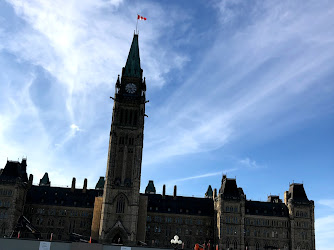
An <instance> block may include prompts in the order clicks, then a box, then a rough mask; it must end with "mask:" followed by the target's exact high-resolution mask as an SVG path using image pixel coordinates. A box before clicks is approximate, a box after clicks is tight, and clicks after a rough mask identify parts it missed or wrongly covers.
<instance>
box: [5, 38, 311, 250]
mask: <svg viewBox="0 0 334 250" xmlns="http://www.w3.org/2000/svg"><path fill="white" fill-rule="evenodd" d="M145 92H146V83H145V78H143V71H142V69H141V67H140V58H139V46H138V35H136V34H135V35H134V37H133V41H132V45H131V48H130V52H129V56H128V59H127V62H126V65H125V67H124V68H123V70H122V76H121V77H118V79H117V81H116V86H115V96H114V97H113V98H112V99H113V100H114V107H113V116H112V123H111V130H110V140H109V151H108V158H107V170H106V177H105V178H104V177H100V179H99V180H98V182H97V184H96V187H95V189H87V180H85V181H84V184H83V187H82V188H80V189H78V188H76V180H75V178H73V180H72V185H71V188H62V187H53V186H51V181H50V179H49V176H48V174H47V173H46V174H45V175H44V176H43V177H42V178H41V179H40V183H39V185H33V184H32V183H33V176H32V175H30V177H29V180H28V179H27V172H26V167H27V161H26V159H23V160H22V161H21V162H18V161H7V164H6V166H5V168H4V169H2V170H0V236H1V237H2V236H10V235H17V234H18V231H19V230H20V237H25V238H30V237H36V238H37V237H38V238H43V239H50V238H51V237H52V239H53V240H62V241H64V240H65V241H78V240H81V241H82V240H83V241H85V240H86V241H88V240H89V238H90V237H91V238H92V240H93V241H99V242H101V243H116V244H126V245H132V246H134V245H138V244H141V245H143V244H147V245H148V246H150V247H159V248H170V247H171V245H170V240H171V239H172V238H173V237H174V235H178V236H179V237H180V239H181V240H182V241H183V242H184V245H183V248H185V249H192V248H193V247H194V245H195V244H196V243H199V244H203V243H204V244H205V243H206V244H208V243H209V244H210V247H211V248H213V247H214V246H215V247H216V245H217V246H218V248H219V250H223V249H242V250H243V249H247V250H253V249H254V250H258V249H307V250H311V249H312V250H313V249H315V232H314V202H313V201H312V200H309V199H308V198H307V195H306V193H305V190H304V187H303V184H297V183H293V184H290V186H289V190H288V191H286V192H285V194H284V202H282V200H281V199H280V198H279V197H278V196H274V195H271V196H269V197H268V200H267V202H261V201H251V200H247V199H246V195H245V194H244V192H243V189H242V188H240V187H238V186H237V182H236V179H231V178H227V177H226V176H225V175H224V176H223V178H222V182H221V186H220V188H219V190H218V191H217V189H214V191H213V190H212V188H211V186H210V185H209V187H208V190H207V191H206V193H205V197H203V198H198V197H196V198H195V197H183V196H177V192H176V186H175V187H174V194H173V195H166V193H165V190H166V188H165V186H164V187H163V191H162V194H157V193H156V189H155V187H154V182H153V181H149V183H148V185H147V187H146V189H145V193H144V194H141V193H140V178H141V162H142V152H143V136H144V134H143V133H144V118H145V103H146V102H147V101H146V98H145ZM22 216H25V218H26V219H25V224H24V225H23V224H20V223H18V222H20V221H21V219H22ZM27 225H28V226H27ZM36 232H38V233H36ZM39 233H40V234H39ZM206 248H208V247H206Z"/></svg>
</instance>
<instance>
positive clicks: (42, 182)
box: [39, 172, 50, 186]
mask: <svg viewBox="0 0 334 250" xmlns="http://www.w3.org/2000/svg"><path fill="white" fill-rule="evenodd" d="M39 185H40V186H45V185H50V180H49V175H48V173H47V172H46V173H45V174H44V176H43V178H42V179H40V181H39Z"/></svg>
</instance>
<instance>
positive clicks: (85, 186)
mask: <svg viewBox="0 0 334 250" xmlns="http://www.w3.org/2000/svg"><path fill="white" fill-rule="evenodd" d="M82 192H83V193H84V194H85V193H86V192H87V179H86V178H85V180H84V185H83V189H82Z"/></svg>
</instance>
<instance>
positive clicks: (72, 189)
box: [71, 177, 75, 192]
mask: <svg viewBox="0 0 334 250" xmlns="http://www.w3.org/2000/svg"><path fill="white" fill-rule="evenodd" d="M74 190H75V177H73V179H72V187H71V192H74Z"/></svg>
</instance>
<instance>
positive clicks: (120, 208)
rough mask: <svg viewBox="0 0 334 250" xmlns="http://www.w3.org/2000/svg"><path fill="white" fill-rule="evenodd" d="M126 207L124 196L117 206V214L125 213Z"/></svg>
mask: <svg viewBox="0 0 334 250" xmlns="http://www.w3.org/2000/svg"><path fill="white" fill-rule="evenodd" d="M124 206H125V199H124V197H123V196H120V197H119V198H118V200H117V204H116V213H118V214H122V213H124Z"/></svg>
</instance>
